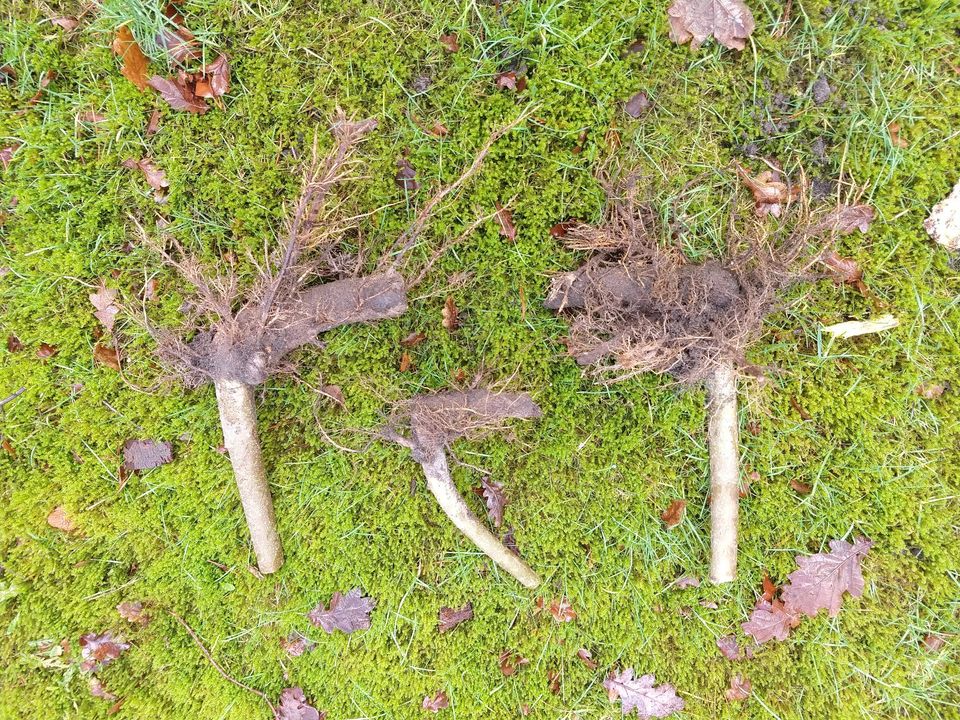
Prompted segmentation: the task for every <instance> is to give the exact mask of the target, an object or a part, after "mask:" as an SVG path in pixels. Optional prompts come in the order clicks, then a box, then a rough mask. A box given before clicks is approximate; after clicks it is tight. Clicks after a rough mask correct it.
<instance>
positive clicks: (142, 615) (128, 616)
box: [117, 600, 150, 627]
mask: <svg viewBox="0 0 960 720" xmlns="http://www.w3.org/2000/svg"><path fill="white" fill-rule="evenodd" d="M117 612H118V613H120V617H122V618H123V619H124V620H126V621H127V622H131V623H133V624H134V625H142V626H144V627H146V626H147V625H149V624H150V615H149V614H148V613H147V611H146V608H145V606H144V604H143V603H142V602H140V601H139V600H124V601H123V602H122V603H120V604H119V605H117Z"/></svg>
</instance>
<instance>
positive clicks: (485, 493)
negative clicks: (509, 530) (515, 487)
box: [473, 476, 507, 528]
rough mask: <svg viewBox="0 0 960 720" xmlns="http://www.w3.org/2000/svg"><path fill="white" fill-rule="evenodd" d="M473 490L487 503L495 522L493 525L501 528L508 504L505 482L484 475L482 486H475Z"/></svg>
mask: <svg viewBox="0 0 960 720" xmlns="http://www.w3.org/2000/svg"><path fill="white" fill-rule="evenodd" d="M473 491H474V492H475V493H476V494H477V495H479V496H480V497H482V498H483V500H484V502H485V503H486V505H487V516H488V517H489V518H490V520H491V522H493V526H494V527H496V528H499V527H500V526H501V525H503V511H504V508H505V507H506V505H507V496H506V495H505V494H504V492H503V484H501V483H498V482H497V481H496V480H491V479H490V478H488V477H486V476H484V477H482V478H480V487H478V488H474V489H473Z"/></svg>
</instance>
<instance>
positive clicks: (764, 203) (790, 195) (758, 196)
mask: <svg viewBox="0 0 960 720" xmlns="http://www.w3.org/2000/svg"><path fill="white" fill-rule="evenodd" d="M737 174H738V175H739V176H740V179H741V180H742V181H743V184H744V185H746V186H747V188H748V189H749V190H750V192H751V193H753V200H754V209H755V211H756V213H757V217H764V216H766V215H773V216H774V217H780V213H781V212H782V211H783V206H784V205H786V204H788V203H790V202H791V201H793V200H795V199H796V198H797V197H798V195H799V188H796V187H792V186H790V185H788V184H787V183H785V182H783V181H782V180H780V174H779V173H777V172H774V171H773V170H764V171H763V172H761V173H760V174H759V175H757V176H756V177H751V175H750V173H749V172H747V170H746V169H745V168H744V167H743V166H742V165H740V163H737Z"/></svg>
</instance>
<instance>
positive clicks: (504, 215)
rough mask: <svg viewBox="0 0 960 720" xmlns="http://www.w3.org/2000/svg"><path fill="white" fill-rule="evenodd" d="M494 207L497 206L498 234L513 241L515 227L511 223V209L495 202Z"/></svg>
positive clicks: (515, 234)
mask: <svg viewBox="0 0 960 720" xmlns="http://www.w3.org/2000/svg"><path fill="white" fill-rule="evenodd" d="M495 207H496V208H497V214H496V218H497V222H498V223H499V224H500V234H501V235H503V236H504V237H505V238H507V240H509V241H510V242H513V241H514V240H516V238H517V228H516V226H515V225H514V224H513V211H512V210H510V208H505V207H504V206H503V205H501V204H500V203H496V204H495Z"/></svg>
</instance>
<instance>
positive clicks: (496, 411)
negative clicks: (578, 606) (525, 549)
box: [381, 389, 540, 589]
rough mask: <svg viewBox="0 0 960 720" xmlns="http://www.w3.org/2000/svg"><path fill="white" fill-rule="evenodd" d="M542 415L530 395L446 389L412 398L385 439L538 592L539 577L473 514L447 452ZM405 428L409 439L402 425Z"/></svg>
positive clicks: (454, 515) (454, 516)
mask: <svg viewBox="0 0 960 720" xmlns="http://www.w3.org/2000/svg"><path fill="white" fill-rule="evenodd" d="M539 417H540V408H539V406H538V405H537V404H536V403H535V402H534V401H533V400H532V399H531V398H530V396H529V395H527V394H526V393H510V392H495V391H492V390H488V389H473V390H466V391H452V390H451V391H444V392H437V393H433V394H421V395H417V396H415V397H413V398H412V399H410V400H408V401H407V402H405V403H402V404H401V405H400V406H399V408H398V409H397V410H396V411H395V412H394V413H393V417H392V419H391V422H390V423H389V424H388V426H387V427H386V428H384V429H383V430H382V433H381V434H382V436H383V437H384V438H385V439H387V440H391V441H393V442H396V443H398V444H400V445H402V446H403V447H405V448H407V449H409V450H410V455H411V456H412V457H413V459H414V460H415V461H417V462H418V463H420V466H421V467H422V468H423V474H424V476H425V477H426V480H427V488H428V489H429V490H430V492H431V493H433V496H434V497H435V498H436V499H437V502H438V503H440V507H441V509H442V510H443V512H444V513H445V514H446V515H447V517H449V518H450V520H451V521H452V522H453V524H454V525H456V527H457V529H458V530H460V532H462V533H463V534H464V535H465V536H466V537H467V538H468V539H469V540H471V541H472V542H473V543H474V544H475V545H476V546H477V547H478V548H479V549H480V550H481V551H482V552H483V553H484V554H485V555H486V556H487V557H489V558H490V559H491V560H493V561H494V562H495V563H496V564H497V565H499V566H500V567H501V568H502V569H503V570H505V571H506V572H508V573H509V574H510V575H512V576H513V577H514V578H516V579H517V581H519V582H520V584H521V585H523V586H524V587H527V588H530V589H533V588H535V587H537V586H538V585H539V584H540V577H539V576H538V575H537V573H536V572H534V571H533V569H532V568H531V567H530V566H529V565H527V563H526V562H524V560H523V559H522V558H521V557H520V556H519V555H517V554H516V553H515V552H513V551H512V550H510V549H509V548H508V547H507V546H506V545H505V544H504V543H503V542H502V541H501V540H500V539H499V538H498V537H497V536H496V535H494V534H493V533H492V532H491V531H490V530H489V529H488V528H487V526H486V525H484V523H483V522H482V521H481V520H480V519H479V518H478V517H477V516H476V515H475V514H474V513H473V511H472V510H471V509H470V507H469V506H468V505H467V503H466V501H465V500H464V499H463V496H462V495H461V494H460V492H459V491H458V490H457V486H456V485H455V484H454V482H453V478H451V476H450V468H449V465H448V464H447V454H446V451H447V449H448V448H449V446H450V445H451V443H453V441H454V440H456V439H457V438H460V437H472V438H475V437H477V436H479V435H484V434H487V433H490V432H493V431H496V430H501V429H504V427H505V421H506V420H507V419H508V418H520V419H533V418H539ZM401 426H406V427H407V428H408V429H409V434H408V435H403V434H401V432H400V431H399V429H398V428H399V427H401Z"/></svg>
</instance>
